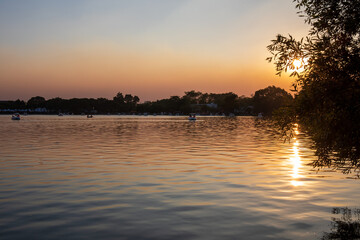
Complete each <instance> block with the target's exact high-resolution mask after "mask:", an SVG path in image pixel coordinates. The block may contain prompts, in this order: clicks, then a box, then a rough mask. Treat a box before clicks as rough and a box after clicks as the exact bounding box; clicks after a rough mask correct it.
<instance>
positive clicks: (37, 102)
mask: <svg viewBox="0 0 360 240" xmlns="http://www.w3.org/2000/svg"><path fill="white" fill-rule="evenodd" d="M26 105H27V107H28V108H30V109H35V108H43V107H45V98H44V97H40V96H36V97H32V98H30V99H29V101H28V102H27V104H26Z"/></svg>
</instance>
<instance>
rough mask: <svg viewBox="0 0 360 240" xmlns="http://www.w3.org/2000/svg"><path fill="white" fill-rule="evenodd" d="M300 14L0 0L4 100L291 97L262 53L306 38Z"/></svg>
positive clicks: (253, 4)
mask: <svg viewBox="0 0 360 240" xmlns="http://www.w3.org/2000/svg"><path fill="white" fill-rule="evenodd" d="M296 11H297V10H296V9H295V4H294V3H293V2H292V1H291V0H256V1H254V0H126V1H125V0H123V1H122V0H77V1H73V0H61V1H60V0H31V1H29V0H17V1H13V0H0V100H7V99H11V100H13V99H18V98H19V99H22V100H28V99H29V98H30V97H33V96H43V97H45V98H47V99H48V98H53V97H62V98H72V97H95V98H97V97H106V98H112V97H113V96H115V94H116V93H117V92H122V93H130V94H133V95H138V96H139V97H140V99H141V101H146V100H156V99H161V98H168V97H170V96H173V95H180V96H182V95H183V93H184V91H190V90H196V91H202V92H208V93H210V92H214V93H222V92H234V93H236V94H238V95H246V96H250V95H251V94H253V93H254V92H255V91H256V90H258V89H261V88H265V87H267V86H269V85H275V86H279V87H282V88H284V89H286V90H289V88H290V86H291V82H292V79H290V78H289V77H287V76H283V77H278V76H275V69H274V66H273V64H269V63H267V61H266V60H265V58H266V57H268V56H269V53H268V52H267V50H266V46H267V45H268V44H269V43H270V40H271V39H274V38H275V36H276V34H278V33H282V34H288V33H290V34H291V35H293V36H295V37H297V38H300V37H302V36H305V35H306V34H307V31H308V29H309V27H308V26H307V25H306V24H305V23H304V19H302V18H300V17H298V15H297V14H296Z"/></svg>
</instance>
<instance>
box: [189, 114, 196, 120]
mask: <svg viewBox="0 0 360 240" xmlns="http://www.w3.org/2000/svg"><path fill="white" fill-rule="evenodd" d="M188 119H189V121H196V115H195V114H190V115H189V118H188Z"/></svg>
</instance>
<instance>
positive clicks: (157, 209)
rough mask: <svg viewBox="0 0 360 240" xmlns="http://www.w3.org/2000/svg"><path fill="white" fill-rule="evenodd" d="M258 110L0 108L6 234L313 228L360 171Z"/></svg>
mask: <svg viewBox="0 0 360 240" xmlns="http://www.w3.org/2000/svg"><path fill="white" fill-rule="evenodd" d="M310 144H311V142H310V140H309V139H307V138H306V136H304V135H302V134H299V135H297V137H296V139H294V140H292V141H291V142H290V143H289V142H286V143H284V142H283V141H282V140H280V139H279V136H276V135H274V134H273V132H272V131H271V130H270V129H268V127H266V124H265V122H264V121H259V120H257V119H255V118H252V117H237V118H224V117H199V118H198V121H196V122H189V121H188V120H187V118H186V117H160V116H157V117H124V116H95V117H94V118H93V119H87V118H86V117H83V116H64V117H58V116H24V117H23V119H22V120H21V121H12V120H10V116H0V239H246V240H251V239H259V240H266V239H276V240H279V239H318V238H320V237H321V236H322V234H323V232H326V231H329V230H330V222H331V217H332V215H333V214H332V213H331V211H332V209H333V208H334V207H340V208H342V207H349V208H358V207H359V206H360V203H359V198H360V191H358V190H359V187H358V185H359V181H358V180H355V179H352V178H349V177H350V176H349V175H343V174H341V173H337V172H332V171H319V172H317V171H316V170H314V169H313V168H312V167H311V166H308V165H307V164H308V163H309V162H311V161H312V160H313V159H314V156H313V152H312V151H311V150H310Z"/></svg>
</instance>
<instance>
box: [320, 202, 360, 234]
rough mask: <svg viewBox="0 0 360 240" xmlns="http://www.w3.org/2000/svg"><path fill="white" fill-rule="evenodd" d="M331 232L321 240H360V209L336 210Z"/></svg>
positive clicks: (334, 210)
mask: <svg viewBox="0 0 360 240" xmlns="http://www.w3.org/2000/svg"><path fill="white" fill-rule="evenodd" d="M332 213H333V214H334V215H340V217H334V218H332V223H331V232H330V233H324V235H323V236H322V238H321V240H359V239H360V209H349V208H334V209H333V210H332Z"/></svg>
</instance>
